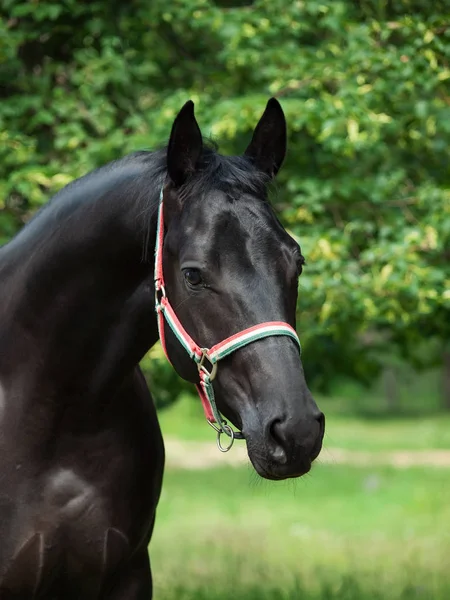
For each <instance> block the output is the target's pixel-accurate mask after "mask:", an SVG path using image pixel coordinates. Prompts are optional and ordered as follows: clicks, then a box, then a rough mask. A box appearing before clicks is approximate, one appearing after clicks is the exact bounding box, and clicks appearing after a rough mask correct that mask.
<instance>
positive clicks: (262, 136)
mask: <svg viewBox="0 0 450 600" xmlns="http://www.w3.org/2000/svg"><path fill="white" fill-rule="evenodd" d="M286 137H287V136H286V119H285V118H284V112H283V109H282V108H281V105H280V103H279V102H278V100H276V99H275V98H271V99H270V100H269V102H268V103H267V106H266V110H265V111H264V114H263V116H262V117H261V119H260V120H259V123H258V125H257V126H256V129H255V131H254V133H253V137H252V141H251V142H250V145H249V147H248V148H247V150H246V151H245V155H246V156H250V157H251V158H253V160H254V163H255V165H256V166H257V167H258V169H260V170H261V171H264V172H265V173H267V174H268V175H269V176H270V177H275V175H276V174H277V173H278V171H279V170H280V167H281V165H282V163H283V160H284V157H285V155H286Z"/></svg>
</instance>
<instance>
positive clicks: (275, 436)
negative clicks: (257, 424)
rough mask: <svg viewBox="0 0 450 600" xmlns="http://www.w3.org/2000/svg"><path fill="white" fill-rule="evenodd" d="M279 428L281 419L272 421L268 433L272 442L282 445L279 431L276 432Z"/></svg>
mask: <svg viewBox="0 0 450 600" xmlns="http://www.w3.org/2000/svg"><path fill="white" fill-rule="evenodd" d="M280 426H281V419H274V420H273V421H272V423H271V424H270V426H269V433H270V437H271V438H272V439H273V441H274V442H276V443H277V444H280V445H282V439H281V435H280V431H277V430H279V428H280Z"/></svg>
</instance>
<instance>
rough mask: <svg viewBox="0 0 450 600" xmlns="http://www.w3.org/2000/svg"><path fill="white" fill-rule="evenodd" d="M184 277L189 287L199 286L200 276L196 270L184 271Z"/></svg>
mask: <svg viewBox="0 0 450 600" xmlns="http://www.w3.org/2000/svg"><path fill="white" fill-rule="evenodd" d="M184 277H185V279H186V281H187V282H188V283H189V285H200V284H201V282H202V276H201V274H200V271H199V270H198V269H184Z"/></svg>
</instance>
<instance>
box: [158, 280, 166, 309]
mask: <svg viewBox="0 0 450 600" xmlns="http://www.w3.org/2000/svg"><path fill="white" fill-rule="evenodd" d="M163 298H166V289H165V287H164V286H163V285H162V284H160V285H158V284H157V283H156V284H155V306H160V304H161V300H162V299H163Z"/></svg>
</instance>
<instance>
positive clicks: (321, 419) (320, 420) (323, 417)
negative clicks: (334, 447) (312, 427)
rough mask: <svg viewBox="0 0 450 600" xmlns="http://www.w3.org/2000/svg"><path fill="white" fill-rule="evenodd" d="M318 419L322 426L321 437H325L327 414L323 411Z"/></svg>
mask: <svg viewBox="0 0 450 600" xmlns="http://www.w3.org/2000/svg"><path fill="white" fill-rule="evenodd" d="M317 421H318V423H319V427H320V437H321V438H323V436H324V433H325V415H324V414H323V413H322V412H321V413H320V415H319V416H318V417H317Z"/></svg>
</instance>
